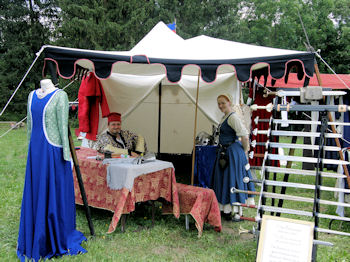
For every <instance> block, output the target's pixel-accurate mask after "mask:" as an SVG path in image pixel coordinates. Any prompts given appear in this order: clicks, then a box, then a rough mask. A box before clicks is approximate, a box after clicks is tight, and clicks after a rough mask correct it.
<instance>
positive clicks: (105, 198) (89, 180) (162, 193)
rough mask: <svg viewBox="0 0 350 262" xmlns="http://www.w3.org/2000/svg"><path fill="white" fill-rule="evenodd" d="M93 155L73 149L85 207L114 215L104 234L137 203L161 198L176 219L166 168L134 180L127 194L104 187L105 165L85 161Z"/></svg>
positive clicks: (77, 192)
mask: <svg viewBox="0 0 350 262" xmlns="http://www.w3.org/2000/svg"><path fill="white" fill-rule="evenodd" d="M96 154H97V153H96V150H93V149H89V148H81V149H80V150H77V158H78V161H79V165H80V171H81V175H82V179H83V182H84V187H85V191H86V197H87V200H88V203H89V206H92V207H95V208H101V209H106V210H110V211H112V212H114V215H113V217H112V221H111V223H110V225H109V228H108V233H112V232H114V230H115V229H116V227H117V225H118V222H119V220H120V218H121V216H122V214H128V213H130V212H132V211H134V210H135V204H136V203H137V202H145V201H149V200H157V199H158V198H160V197H161V198H163V199H165V200H166V201H168V202H169V203H170V205H171V210H172V213H173V214H174V216H175V217H176V218H178V217H179V216H180V205H179V197H178V192H177V187H176V179H175V172H174V169H173V168H166V169H163V170H160V171H157V172H153V173H149V174H145V175H141V176H139V177H137V178H135V180H134V186H133V188H132V190H131V191H129V189H127V188H122V189H120V190H113V189H110V188H109V187H108V186H107V178H106V174H107V165H104V164H102V161H99V160H95V159H88V158H87V157H88V156H96ZM73 177H74V188H75V202H76V204H79V205H82V204H83V201H82V199H81V194H80V189H79V185H78V181H77V178H76V176H75V175H74V176H73Z"/></svg>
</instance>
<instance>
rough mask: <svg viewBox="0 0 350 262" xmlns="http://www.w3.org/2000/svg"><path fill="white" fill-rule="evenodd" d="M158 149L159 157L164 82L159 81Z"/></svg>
mask: <svg viewBox="0 0 350 262" xmlns="http://www.w3.org/2000/svg"><path fill="white" fill-rule="evenodd" d="M158 95H159V99H158V149H157V155H158V157H159V154H160V131H161V120H162V82H160V83H159V88H158Z"/></svg>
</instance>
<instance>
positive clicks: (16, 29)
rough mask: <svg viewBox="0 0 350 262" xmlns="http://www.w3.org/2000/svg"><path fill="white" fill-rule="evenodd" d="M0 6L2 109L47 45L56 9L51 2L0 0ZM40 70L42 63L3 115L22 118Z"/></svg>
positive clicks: (33, 70) (29, 76) (0, 103)
mask: <svg viewBox="0 0 350 262" xmlns="http://www.w3.org/2000/svg"><path fill="white" fill-rule="evenodd" d="M0 7H1V8H0V10H1V11H0V22H1V23H0V32H1V33H0V72H1V73H0V88H1V94H2V95H1V96H0V107H1V109H2V108H3V106H5V104H6V102H7V100H8V99H9V98H10V96H11V94H12V93H13V91H14V89H15V88H16V87H17V85H18V84H19V82H20V81H21V79H22V77H23V76H24V74H25V72H26V71H27V69H28V67H29V65H30V64H31V63H32V61H33V60H34V58H35V53H36V52H38V51H39V50H40V47H41V46H42V45H43V44H44V43H49V39H50V36H51V31H50V30H52V26H53V24H52V22H53V21H55V19H57V10H56V7H55V5H54V1H34V0H29V1H21V0H7V1H5V0H1V1H0ZM40 62H41V63H40ZM41 69H42V61H40V60H39V61H38V63H36V65H35V66H34V67H33V69H32V71H31V73H30V74H29V75H28V76H27V79H26V80H25V81H24V82H23V85H22V87H21V88H20V89H19V91H18V93H17V94H16V95H15V97H14V99H13V100H12V102H11V104H10V106H9V107H8V109H7V111H6V112H7V113H9V112H11V113H10V114H11V116H8V117H11V118H12V119H14V118H16V119H20V118H22V117H23V116H24V114H25V112H26V102H27V96H28V93H29V92H30V90H32V89H34V88H35V87H36V86H37V85H38V83H39V80H40V78H41ZM1 118H2V119H4V118H6V116H2V117H1Z"/></svg>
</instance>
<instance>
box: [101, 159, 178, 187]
mask: <svg viewBox="0 0 350 262" xmlns="http://www.w3.org/2000/svg"><path fill="white" fill-rule="evenodd" d="M115 160H117V161H113V159H112V161H108V162H107V163H108V164H109V165H108V167H107V185H108V187H109V188H111V189H115V190H118V189H122V188H127V189H129V191H131V190H132V188H133V186H134V179H135V178H136V177H138V176H141V175H144V174H149V173H153V172H156V171H159V170H163V169H166V168H174V166H173V163H171V162H167V161H161V160H156V161H152V162H148V163H144V164H140V165H135V164H132V163H131V162H130V161H129V162H128V161H127V159H124V162H123V161H118V160H119V159H115Z"/></svg>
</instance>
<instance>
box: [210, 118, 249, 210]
mask: <svg viewBox="0 0 350 262" xmlns="http://www.w3.org/2000/svg"><path fill="white" fill-rule="evenodd" d="M232 114H235V113H232ZM229 117H230V115H229V116H228V117H226V119H225V120H224V121H223V122H222V124H221V126H220V131H219V147H218V148H219V149H218V153H217V157H216V160H215V164H214V172H213V177H212V186H211V188H212V189H213V190H214V192H215V194H216V198H217V199H218V202H219V203H220V204H221V206H228V205H233V204H234V203H243V204H244V203H246V200H247V199H248V197H252V195H247V194H244V193H234V194H232V193H231V188H232V187H235V188H237V189H241V190H250V191H255V187H254V184H253V183H248V184H246V183H244V182H243V178H244V177H249V178H250V179H251V178H252V176H251V173H250V170H249V164H248V160H247V157H246V155H245V153H244V149H243V146H242V144H241V142H240V141H239V140H238V136H237V135H236V131H235V130H234V129H233V128H232V127H231V126H230V125H229V124H228V119H229ZM220 157H225V158H226V160H227V165H226V167H222V166H220ZM220 209H221V207H220ZM225 209H226V208H225ZM225 213H226V212H225Z"/></svg>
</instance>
